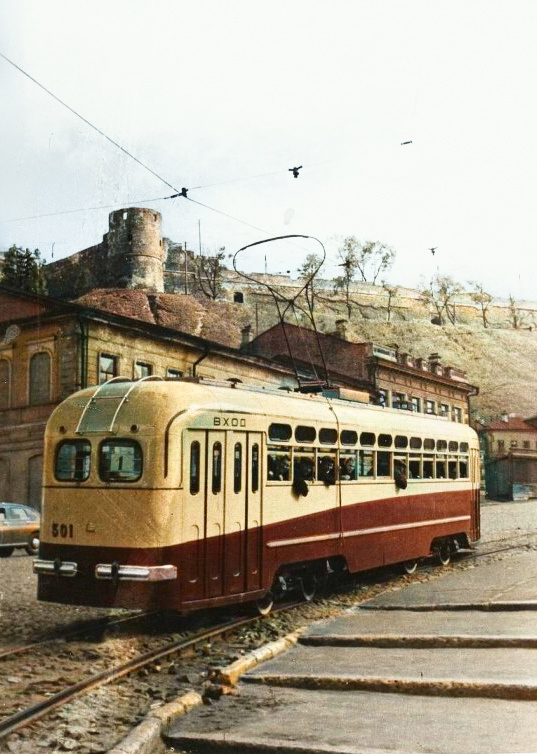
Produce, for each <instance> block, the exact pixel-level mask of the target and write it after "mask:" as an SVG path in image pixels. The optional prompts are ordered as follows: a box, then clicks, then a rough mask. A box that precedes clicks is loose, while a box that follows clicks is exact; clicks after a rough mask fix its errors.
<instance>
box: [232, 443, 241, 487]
mask: <svg viewBox="0 0 537 754" xmlns="http://www.w3.org/2000/svg"><path fill="white" fill-rule="evenodd" d="M241 487H242V445H241V443H240V442H237V443H235V450H234V452H233V491H234V492H235V494H237V493H239V492H240V491H241Z"/></svg>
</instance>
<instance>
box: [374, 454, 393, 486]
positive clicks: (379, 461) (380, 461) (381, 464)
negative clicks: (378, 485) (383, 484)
mask: <svg viewBox="0 0 537 754" xmlns="http://www.w3.org/2000/svg"><path fill="white" fill-rule="evenodd" d="M392 456H393V454H392V453H391V452H390V451H389V450H377V453H376V459H375V478H376V479H390V478H391V477H392V476H393V468H392V467H393V464H392Z"/></svg>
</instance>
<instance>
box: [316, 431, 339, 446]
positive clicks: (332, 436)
mask: <svg viewBox="0 0 537 754" xmlns="http://www.w3.org/2000/svg"><path fill="white" fill-rule="evenodd" d="M319 442H320V443H321V445H336V444H337V429H334V428H333V427H321V429H320V430H319Z"/></svg>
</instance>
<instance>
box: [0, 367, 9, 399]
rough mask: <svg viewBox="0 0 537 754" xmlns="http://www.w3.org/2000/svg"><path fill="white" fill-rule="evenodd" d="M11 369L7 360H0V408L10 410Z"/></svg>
mask: <svg viewBox="0 0 537 754" xmlns="http://www.w3.org/2000/svg"><path fill="white" fill-rule="evenodd" d="M10 372H11V367H10V363H9V361H8V360H7V359H0V408H9V396H10V393H11V374H10Z"/></svg>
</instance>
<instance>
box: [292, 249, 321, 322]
mask: <svg viewBox="0 0 537 754" xmlns="http://www.w3.org/2000/svg"><path fill="white" fill-rule="evenodd" d="M322 262H323V257H322V256H321V255H320V254H308V256H307V257H306V259H305V260H304V262H303V263H302V265H301V266H300V267H299V268H298V275H299V279H300V280H304V281H306V280H308V278H311V279H310V281H309V283H308V286H307V287H308V291H307V292H306V295H309V298H310V301H311V308H312V309H313V308H314V306H315V301H316V299H317V286H316V279H315V278H316V275H315V273H316V272H317V271H318V270H319V267H320V266H321V264H322Z"/></svg>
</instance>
